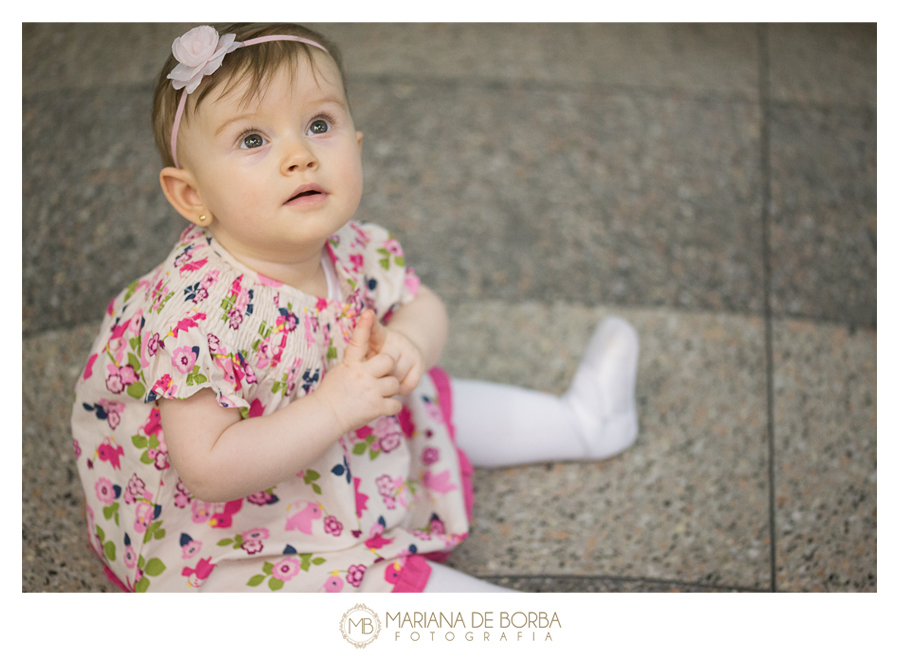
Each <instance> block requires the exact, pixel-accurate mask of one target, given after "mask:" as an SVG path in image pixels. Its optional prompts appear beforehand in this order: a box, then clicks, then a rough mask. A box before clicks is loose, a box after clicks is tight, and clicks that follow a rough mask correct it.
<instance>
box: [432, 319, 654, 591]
mask: <svg viewBox="0 0 900 658" xmlns="http://www.w3.org/2000/svg"><path fill="white" fill-rule="evenodd" d="M637 357H638V339H637V334H636V333H635V332H634V329H632V327H631V325H629V324H628V323H627V322H625V321H624V320H621V319H619V318H608V319H607V320H605V321H604V322H602V323H601V324H600V326H599V327H598V328H597V330H596V331H595V332H594V336H593V337H592V339H591V342H590V344H589V345H588V348H587V351H586V352H585V356H584V358H583V359H582V362H581V365H580V366H579V368H578V372H577V373H576V374H575V378H574V379H573V381H572V385H571V387H570V388H569V390H568V391H567V392H566V393H565V395H563V396H561V397H556V396H554V395H550V394H548V393H541V392H538V391H530V390H527V389H523V388H517V387H515V386H507V385H504V384H492V383H489V382H480V381H472V380H465V379H452V380H451V386H452V389H453V391H452V395H453V422H454V425H455V426H456V441H457V443H458V444H459V447H460V448H462V449H463V450H464V451H465V452H466V454H467V455H468V456H469V459H470V460H471V461H472V464H473V465H474V466H477V467H482V468H492V467H498V466H514V465H519V464H529V463H535V462H546V461H571V460H597V459H605V458H607V457H611V456H613V455H616V454H618V453H620V452H621V451H623V450H625V449H626V448H627V447H628V446H630V445H631V444H632V443H633V442H634V440H635V438H636V436H637V412H636V408H635V400H634V391H635V383H636V376H637ZM429 564H431V567H432V572H431V576H430V577H429V579H428V584H427V585H426V587H425V592H426V593H438V592H510V591H513V590H507V589H504V588H502V587H498V586H496V585H491V584H490V583H486V582H483V581H480V580H478V579H476V578H473V577H472V576H468V575H466V574H463V573H461V572H459V571H455V570H453V569H451V568H449V567H445V566H443V565H440V564H436V563H434V562H430V563H429Z"/></svg>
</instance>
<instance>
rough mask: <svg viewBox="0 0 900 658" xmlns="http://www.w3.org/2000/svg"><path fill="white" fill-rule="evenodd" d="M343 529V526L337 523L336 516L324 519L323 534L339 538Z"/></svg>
mask: <svg viewBox="0 0 900 658" xmlns="http://www.w3.org/2000/svg"><path fill="white" fill-rule="evenodd" d="M343 529H344V524H343V523H341V522H340V521H338V520H337V517H336V516H326V517H325V532H327V533H328V534H331V535H334V536H335V537H339V536H340V535H341V531H342V530H343Z"/></svg>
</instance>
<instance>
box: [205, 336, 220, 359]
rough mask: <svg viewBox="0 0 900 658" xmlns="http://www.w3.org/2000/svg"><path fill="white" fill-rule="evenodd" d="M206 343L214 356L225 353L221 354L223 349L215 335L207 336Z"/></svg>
mask: <svg viewBox="0 0 900 658" xmlns="http://www.w3.org/2000/svg"><path fill="white" fill-rule="evenodd" d="M206 343H207V344H208V345H209V351H210V352H212V353H213V354H221V353H224V352H220V349H221V347H220V346H219V337H218V336H216V335H215V334H208V335H207V336H206Z"/></svg>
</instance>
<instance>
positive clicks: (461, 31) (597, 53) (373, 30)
mask: <svg viewBox="0 0 900 658" xmlns="http://www.w3.org/2000/svg"><path fill="white" fill-rule="evenodd" d="M312 26H313V27H316V25H315V24H313V25H312ZM318 29H320V30H321V31H322V32H323V33H325V34H327V35H329V36H331V37H332V38H333V39H334V40H335V41H336V42H337V43H338V45H339V46H340V47H341V50H342V52H344V53H345V57H346V61H347V65H348V68H349V69H350V70H351V71H355V72H357V74H359V75H383V74H390V75H392V76H405V77H409V78H413V79H418V78H422V77H429V78H441V79H447V78H455V79H467V80H472V79H475V80H498V81H513V80H527V81H530V82H535V83H539V84H550V85H569V84H577V85H580V86H595V85H604V86H615V87H626V88H646V89H655V90H665V91H671V90H674V89H677V90H682V91H689V92H691V93H707V92H715V93H723V94H727V95H734V96H740V97H743V98H749V99H754V100H755V96H756V85H757V82H758V80H757V75H758V70H757V65H756V62H757V50H758V38H757V34H756V31H757V28H756V26H754V25H749V24H739V25H734V24H731V25H728V24H725V25H722V24H694V25H691V24H608V23H607V24H603V23H579V24H567V23H537V24H526V23H519V24H502V23H501V24H496V23H490V24H478V23H471V24H447V23H436V24H425V25H422V24H389V23H387V24H376V25H368V24H363V25H360V24H356V25H354V24H321V25H320V26H318ZM351 93H352V92H351Z"/></svg>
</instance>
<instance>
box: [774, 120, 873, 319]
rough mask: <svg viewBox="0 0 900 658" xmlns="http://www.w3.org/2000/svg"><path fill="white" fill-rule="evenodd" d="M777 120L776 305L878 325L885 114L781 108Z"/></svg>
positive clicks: (785, 312)
mask: <svg viewBox="0 0 900 658" xmlns="http://www.w3.org/2000/svg"><path fill="white" fill-rule="evenodd" d="M769 116H770V119H771V163H772V164H771V171H772V175H771V178H772V183H771V190H772V199H771V206H770V214H771V230H770V233H769V244H770V253H771V267H772V278H771V291H772V311H773V312H774V313H775V314H776V315H777V316H792V317H800V318H809V319H818V320H827V321H832V322H840V323H844V324H847V325H854V326H861V327H866V328H874V327H875V326H876V323H877V312H878V305H877V301H878V300H877V290H876V282H877V281H876V280H877V261H878V259H877V229H878V191H877V171H878V167H877V164H878V140H877V117H876V114H875V110H874V109H868V108H848V107H842V106H832V107H819V106H815V107H805V106H800V105H794V106H789V107H780V106H777V105H776V106H773V108H772V109H771V111H770V113H769Z"/></svg>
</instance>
